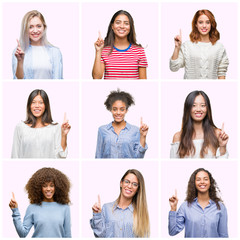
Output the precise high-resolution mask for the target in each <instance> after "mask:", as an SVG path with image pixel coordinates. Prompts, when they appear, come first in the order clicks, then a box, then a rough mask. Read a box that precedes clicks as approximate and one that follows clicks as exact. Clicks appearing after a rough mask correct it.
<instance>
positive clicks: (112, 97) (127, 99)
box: [104, 89, 135, 111]
mask: <svg viewBox="0 0 240 240" xmlns="http://www.w3.org/2000/svg"><path fill="white" fill-rule="evenodd" d="M118 100H120V101H122V102H124V103H125V105H126V109H128V108H129V107H130V106H131V105H132V104H135V102H134V98H133V97H132V95H131V94H129V93H127V92H124V91H120V89H117V91H111V92H110V94H109V95H108V96H107V99H106V101H105V102H104V105H105V106H106V108H107V110H109V111H111V110H112V105H113V104H114V103H115V102H116V101H118Z"/></svg>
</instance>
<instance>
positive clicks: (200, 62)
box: [170, 9, 229, 79]
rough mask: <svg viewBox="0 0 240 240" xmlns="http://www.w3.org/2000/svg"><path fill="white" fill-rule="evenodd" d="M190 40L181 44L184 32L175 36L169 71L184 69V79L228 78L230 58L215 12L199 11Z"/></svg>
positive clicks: (194, 20)
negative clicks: (219, 30) (221, 36)
mask: <svg viewBox="0 0 240 240" xmlns="http://www.w3.org/2000/svg"><path fill="white" fill-rule="evenodd" d="M189 36H190V41H186V42H184V43H183V44H182V32H181V30H180V33H179V35H177V36H176V37H175V38H174V43H175V47H174V51H173V55H172V57H171V59H170V70H171V71H173V72H176V71H178V70H179V69H180V68H183V67H184V68H185V74H184V78H185V79H225V78H226V72H227V69H228V65H229V61H228V57H227V53H226V50H225V48H224V46H223V45H222V44H221V43H220V42H219V41H218V40H219V39H220V33H219V32H218V30H217V23H216V21H215V17H214V15H213V14H212V13H211V12H210V11H209V10H207V9H203V10H198V11H197V12H196V13H195V15H194V17H193V20H192V32H191V33H190V35H189Z"/></svg>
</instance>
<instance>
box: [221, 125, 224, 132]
mask: <svg viewBox="0 0 240 240" xmlns="http://www.w3.org/2000/svg"><path fill="white" fill-rule="evenodd" d="M221 130H222V132H223V131H224V123H223V124H222V129H221Z"/></svg>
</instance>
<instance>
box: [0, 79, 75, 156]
mask: <svg viewBox="0 0 240 240" xmlns="http://www.w3.org/2000/svg"><path fill="white" fill-rule="evenodd" d="M35 89H43V90H44V91H46V93H47V94H48V98H49V101H50V106H51V113H52V118H53V121H55V122H58V123H59V124H62V122H63V118H64V112H66V114H67V118H68V120H69V124H70V125H71V130H70V132H69V134H68V140H67V141H68V157H67V158H68V159H70V158H77V157H78V156H79V84H78V83H77V82H66V81H57V82H56V81H54V82H35V81H34V82H33V81H14V82H4V83H3V126H4V128H3V156H4V158H10V157H11V151H12V141H13V133H14V129H15V126H16V125H17V124H18V123H19V122H20V121H21V120H25V119H26V107H27V99H28V96H29V94H30V93H31V92H32V91H33V90H35Z"/></svg>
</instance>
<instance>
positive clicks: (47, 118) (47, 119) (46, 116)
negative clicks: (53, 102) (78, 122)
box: [24, 89, 53, 128]
mask: <svg viewBox="0 0 240 240" xmlns="http://www.w3.org/2000/svg"><path fill="white" fill-rule="evenodd" d="M38 95H40V96H41V97H42V99H43V102H44V105H45V111H44V113H43V115H42V117H41V121H42V124H43V125H45V124H51V123H53V120H52V115H51V109H50V103H49V99H48V95H47V93H46V92H45V91H44V90H42V89H35V90H33V91H32V92H31V93H30V95H29V97H28V101H27V117H26V121H25V122H24V123H26V124H31V127H32V128H34V127H35V126H36V122H37V118H36V117H35V116H34V115H33V113H32V111H31V104H32V102H33V99H34V98H35V97H36V96H38Z"/></svg>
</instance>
